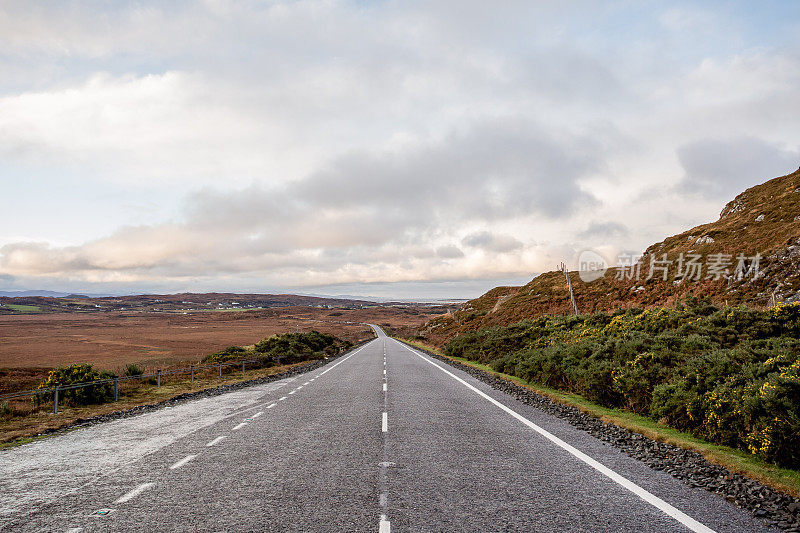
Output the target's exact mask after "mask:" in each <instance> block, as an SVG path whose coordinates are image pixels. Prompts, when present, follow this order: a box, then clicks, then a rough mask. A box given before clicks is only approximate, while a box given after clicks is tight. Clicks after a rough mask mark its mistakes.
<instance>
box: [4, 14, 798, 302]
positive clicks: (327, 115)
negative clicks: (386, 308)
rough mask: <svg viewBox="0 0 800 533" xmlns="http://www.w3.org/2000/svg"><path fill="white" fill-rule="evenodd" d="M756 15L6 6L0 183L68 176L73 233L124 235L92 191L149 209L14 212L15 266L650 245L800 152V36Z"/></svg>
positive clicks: (355, 265)
mask: <svg viewBox="0 0 800 533" xmlns="http://www.w3.org/2000/svg"><path fill="white" fill-rule="evenodd" d="M644 11H646V10H644ZM620 20H625V21H626V23H625V25H624V27H622V26H620V22H619V21H620ZM749 24H752V22H750V21H748V20H745V19H743V18H736V17H735V16H734V15H732V11H727V12H723V11H722V10H719V9H715V8H711V7H704V8H703V9H689V8H686V7H682V8H678V7H672V8H668V9H667V10H666V11H664V12H658V11H654V12H653V13H646V12H641V11H640V10H638V9H631V8H630V5H629V4H628V3H626V2H612V3H606V4H604V5H602V6H601V5H599V4H597V3H593V2H580V1H576V2H571V3H569V4H567V5H566V7H565V5H564V4H563V3H560V4H558V5H557V4H548V3H536V2H511V3H504V4H503V5H502V6H501V5H495V4H492V5H489V4H487V3H485V2H458V3H453V2H448V1H443V2H424V3H422V2H411V3H398V2H392V1H389V2H379V3H360V2H344V1H304V2H281V1H274V2H227V1H219V0H213V1H212V0H209V1H207V2H204V3H200V4H197V3H181V2H176V3H169V4H163V3H155V2H154V3H148V2H143V3H137V4H135V5H109V4H106V3H98V4H91V3H89V4H87V3H72V2H63V3H58V4H55V5H53V6H48V8H44V7H41V6H37V5H31V4H30V3H28V2H6V3H4V5H3V6H2V7H0V36H2V37H0V44H2V45H3V50H4V55H3V57H2V58H0V69H2V70H3V72H4V73H8V76H5V77H4V79H2V80H0V165H1V166H0V180H8V181H9V182H12V181H14V182H19V181H20V180H29V181H31V182H35V181H36V180H37V179H39V176H45V177H46V179H42V185H41V187H40V189H46V185H45V184H46V183H48V181H47V180H50V182H52V180H58V179H65V180H70V181H71V182H72V183H73V184H74V193H72V194H73V195H72V196H69V194H67V195H66V196H65V197H64V198H63V202H64V203H66V204H71V203H76V204H81V205H82V206H83V207H84V208H83V209H80V210H79V212H80V215H79V216H80V217H81V218H83V219H84V221H83V223H82V225H81V228H83V227H85V226H86V220H93V222H94V224H93V225H94V226H95V227H97V228H105V227H106V226H105V225H106V220H105V219H104V218H103V215H102V214H101V212H102V213H108V211H109V209H108V208H106V209H103V210H101V209H91V208H86V205H87V202H89V201H87V200H86V198H90V197H92V193H93V191H94V188H95V187H96V186H97V184H113V186H114V187H115V189H113V192H109V193H108V194H106V195H105V196H104V197H103V201H106V199H108V198H110V200H107V201H110V202H119V199H120V198H124V201H125V204H130V205H148V206H156V212H155V214H153V213H152V212H148V211H146V210H138V211H135V213H136V214H135V215H131V217H132V218H126V219H125V220H124V221H120V222H118V223H116V224H111V225H110V226H109V227H107V229H104V230H103V231H102V232H100V233H97V232H95V233H93V234H92V235H91V236H89V235H87V236H86V237H85V238H77V239H62V240H64V241H65V242H70V245H68V246H63V245H58V244H56V239H55V238H40V237H41V234H42V233H43V232H42V231H35V232H33V231H32V232H30V233H28V232H26V231H24V228H22V229H21V227H20V226H19V225H18V224H15V225H14V226H12V227H10V228H2V227H0V235H5V236H9V235H22V236H25V235H28V238H21V239H10V238H8V237H6V240H5V241H4V242H0V271H2V272H3V276H6V277H4V278H2V279H12V278H13V280H14V283H29V284H30V283H35V282H36V280H37V279H39V280H50V281H51V282H52V283H57V280H59V279H62V280H65V283H66V282H67V281H66V280H69V282H70V283H79V282H81V280H83V281H85V282H87V283H88V282H90V281H91V282H92V283H119V284H124V283H130V284H132V285H131V286H137V287H155V286H159V287H164V286H169V285H170V283H173V285H174V286H178V285H180V286H181V287H185V286H187V284H188V285H191V283H194V281H192V280H203V283H204V284H205V285H206V286H211V287H213V285H214V283H215V282H216V283H219V284H221V285H223V284H224V285H225V286H226V287H229V288H230V287H233V286H235V285H236V280H237V279H238V280H243V281H242V282H241V283H242V286H245V285H246V286H247V287H252V286H253V283H254V282H253V281H252V280H259V279H261V280H268V281H269V282H270V283H273V284H274V285H275V286H287V285H293V286H295V285H300V284H305V285H319V284H322V283H336V284H342V283H358V282H399V281H404V280H405V281H415V280H418V281H426V280H448V279H449V280H453V279H461V278H463V279H477V278H487V277H498V278H500V277H503V278H508V277H509V276H519V275H523V274H525V273H534V272H536V271H538V270H542V269H549V268H551V267H552V265H553V264H555V263H556V262H558V261H560V260H567V259H569V258H570V257H572V255H574V253H575V252H576V251H578V250H580V249H582V248H583V247H586V246H587V245H591V244H594V243H591V242H589V241H591V240H597V239H602V240H603V245H604V246H607V247H609V249H612V248H614V249H635V248H644V247H645V246H647V245H648V244H650V243H651V242H654V241H657V240H660V239H662V238H663V237H664V236H665V235H668V234H670V233H674V232H676V231H680V230H682V229H684V228H685V227H686V226H688V225H691V224H694V223H698V222H703V221H706V220H708V219H709V218H711V217H713V216H715V215H716V213H718V212H719V209H720V208H721V204H722V203H724V201H725V200H727V199H728V198H727V197H726V195H732V194H734V193H735V192H738V190H737V189H738V188H741V187H744V186H746V185H748V184H752V183H755V182H757V181H761V180H764V179H767V178H769V177H772V175H773V174H775V173H776V172H777V173H780V172H779V171H777V169H778V168H780V167H783V166H786V165H788V164H789V163H790V162H791V161H792V158H794V157H796V154H797V148H798V143H797V137H796V133H797V131H796V129H797V128H796V120H795V118H794V117H796V116H798V115H800V90H799V89H800V49H799V47H798V41H797V38H796V32H795V33H791V32H785V35H787V36H789V37H787V38H786V39H789V40H786V39H785V40H784V41H782V42H777V41H776V42H775V43H772V44H764V43H761V42H753V41H752V40H751V41H748V37H747V35H745V32H744V29H745V28H747V27H748V25H749ZM711 26H713V29H712V30H709V31H702V32H701V31H698V28H709V27H711ZM748 29H750V30H753V28H748ZM612 30H613V31H612ZM757 34H758V32H755V31H751V32H750V35H757ZM776 34H777V33H776ZM770 35H772V34H770ZM721 36H724V37H725V39H721ZM792 39H793V40H792ZM723 41H724V43H723ZM727 154H732V155H731V157H727ZM742 158H744V159H742ZM795 166H796V164H795V165H792V166H791V168H787V169H785V170H786V171H790V170H793V168H794V167H795ZM766 173H768V174H767V175H761V174H766ZM687 184H689V188H687V187H686V186H685V185H687ZM7 190H12V191H14V190H22V189H21V188H19V187H17V188H10V187H7ZM25 190H26V191H28V190H30V191H36V190H37V189H36V187H29V188H28V189H25ZM694 192H701V193H702V194H699V195H698V194H694ZM26 194H28V196H26V197H24V198H23V197H20V198H16V201H17V202H18V204H24V203H28V204H29V205H30V206H31V207H30V211H32V212H33V211H36V209H35V206H36V205H37V202H38V200H39V198H37V197H36V194H35V193H26ZM181 197H183V198H184V204H183V205H180V204H179V203H178V200H176V199H177V198H181ZM164 198H169V199H170V200H165V199H164ZM98 201H99V200H98ZM89 205H90V204H89ZM41 211H42V210H40V211H39V212H40V216H42V217H44V219H47V217H48V216H50V215H48V214H47V213H46V212H44V213H42V212H41ZM76 211H78V210H76ZM165 213H168V214H165ZM153 217H157V218H156V219H154V218H153ZM50 223H51V224H52V225H53V227H56V226H58V227H59V228H61V227H62V226H63V227H66V226H69V225H70V224H72V223H71V222H70V221H69V220H68V219H65V217H63V216H61V217H58V218H57V217H56V216H55V215H52V220H51V221H50ZM121 224H127V225H126V226H122V227H118V226H119V225H121ZM39 225H41V223H40V224H39ZM73 225H75V224H73ZM75 228H76V230H75V231H76V232H78V231H79V230H78V229H77V228H78V225H75ZM80 231H85V230H83V229H81V230H80ZM45 233H46V232H45ZM98 234H101V235H103V236H102V237H100V238H98V237H97V235H98ZM31 241H34V242H31ZM3 245H5V246H3ZM20 280H22V281H20ZM31 280H33V281H31ZM244 280H247V281H244ZM298 280H299V281H298ZM115 286H119V285H115Z"/></svg>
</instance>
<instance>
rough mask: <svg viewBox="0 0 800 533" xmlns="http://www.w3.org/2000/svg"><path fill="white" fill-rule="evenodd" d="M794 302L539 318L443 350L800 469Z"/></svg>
mask: <svg viewBox="0 0 800 533" xmlns="http://www.w3.org/2000/svg"><path fill="white" fill-rule="evenodd" d="M799 337H800V304H781V305H778V306H776V307H773V308H771V309H768V310H765V311H759V310H753V309H749V308H746V307H723V308H718V307H715V306H714V305H712V304H710V303H709V302H708V301H703V300H699V299H697V298H688V299H687V300H685V301H683V302H681V303H680V304H678V305H677V306H676V307H674V308H653V309H648V310H640V309H627V310H620V311H617V312H614V313H595V314H591V315H583V316H577V317H575V316H569V317H566V316H542V317H539V318H537V319H534V320H526V321H523V322H519V323H517V324H513V325H511V326H496V327H492V328H485V329H481V330H478V331H474V332H469V333H466V334H463V335H461V336H458V337H456V338H454V339H453V340H452V341H451V342H450V343H448V344H447V346H446V347H445V350H444V353H445V355H447V356H451V357H460V358H464V359H467V360H472V361H477V362H479V363H482V364H486V365H489V366H490V367H491V368H492V370H494V371H496V372H501V373H504V374H508V375H511V376H515V377H518V378H521V379H523V380H525V381H527V382H530V383H535V384H538V385H541V386H543V387H549V388H553V389H558V390H561V391H567V392H570V393H574V394H579V395H581V396H582V397H584V398H586V399H588V400H589V401H592V402H594V403H597V404H599V405H602V406H604V407H610V408H619V409H624V410H627V411H629V412H632V413H635V414H637V415H640V416H643V417H648V418H649V419H651V420H654V421H659V422H660V423H662V424H664V425H668V426H670V427H672V428H675V429H678V430H681V431H685V432H688V433H690V434H692V435H694V436H696V437H699V438H702V439H705V440H707V441H710V442H712V443H715V444H720V445H725V446H729V447H733V448H737V449H740V450H743V451H745V452H746V453H748V454H751V455H754V456H757V457H759V458H761V459H763V460H764V461H768V462H771V463H774V464H778V465H780V466H784V467H789V468H798V467H800V339H799Z"/></svg>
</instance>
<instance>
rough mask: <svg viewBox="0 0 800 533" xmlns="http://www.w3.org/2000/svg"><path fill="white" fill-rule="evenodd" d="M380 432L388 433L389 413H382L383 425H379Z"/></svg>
mask: <svg viewBox="0 0 800 533" xmlns="http://www.w3.org/2000/svg"><path fill="white" fill-rule="evenodd" d="M381 430H382V431H383V432H384V433H386V432H387V431H389V413H383V423H382V424H381Z"/></svg>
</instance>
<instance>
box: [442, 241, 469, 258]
mask: <svg viewBox="0 0 800 533" xmlns="http://www.w3.org/2000/svg"><path fill="white" fill-rule="evenodd" d="M436 255H438V256H439V257H441V258H442V259H458V258H459V257H464V252H462V251H461V248H459V247H458V246H455V245H452V244H448V245H447V246H440V247H439V248H437V249H436Z"/></svg>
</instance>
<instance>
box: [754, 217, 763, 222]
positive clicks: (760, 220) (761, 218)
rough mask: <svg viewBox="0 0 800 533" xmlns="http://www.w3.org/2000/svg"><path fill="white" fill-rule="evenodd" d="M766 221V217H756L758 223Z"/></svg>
mask: <svg viewBox="0 0 800 533" xmlns="http://www.w3.org/2000/svg"><path fill="white" fill-rule="evenodd" d="M763 220H764V215H758V216H757V217H756V222H762V221H763Z"/></svg>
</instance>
